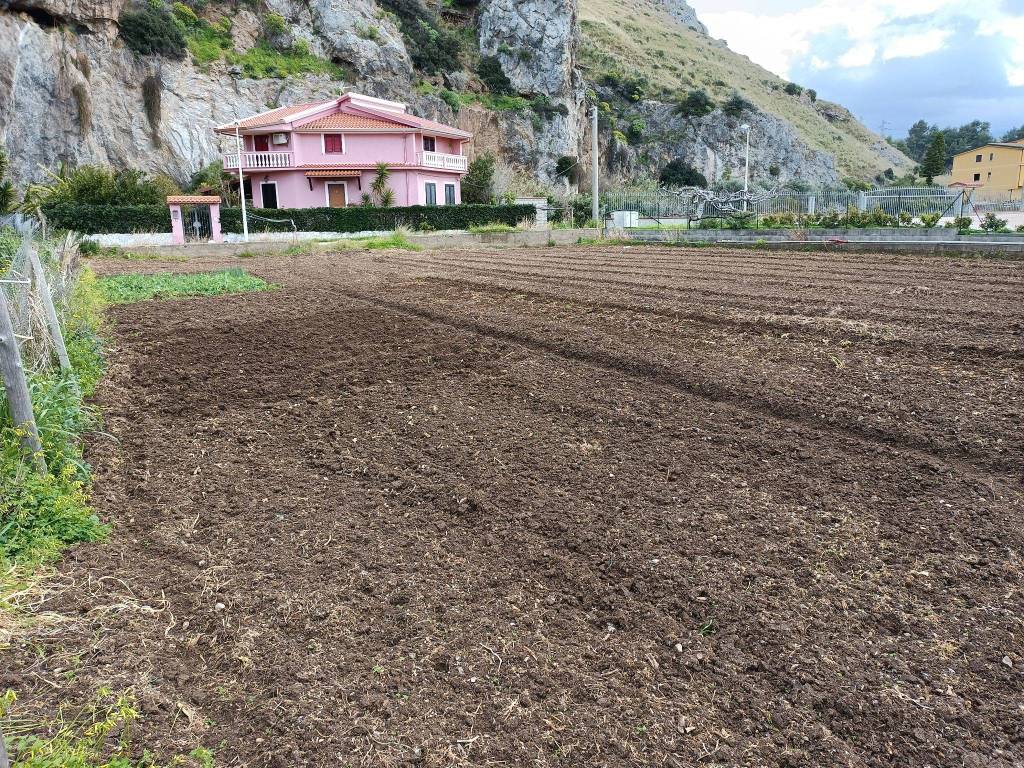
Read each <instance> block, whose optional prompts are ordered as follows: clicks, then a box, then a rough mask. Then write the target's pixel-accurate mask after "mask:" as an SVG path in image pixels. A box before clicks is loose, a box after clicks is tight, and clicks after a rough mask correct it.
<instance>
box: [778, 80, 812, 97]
mask: <svg viewBox="0 0 1024 768" xmlns="http://www.w3.org/2000/svg"><path fill="white" fill-rule="evenodd" d="M782 90H784V91H785V92H786V93H788V94H789V95H790V96H799V95H800V94H801V93H803V92H804V89H803V87H802V86H799V85H797V84H796V83H786V84H785V85H784V86H783V88H782ZM815 96H817V94H815Z"/></svg>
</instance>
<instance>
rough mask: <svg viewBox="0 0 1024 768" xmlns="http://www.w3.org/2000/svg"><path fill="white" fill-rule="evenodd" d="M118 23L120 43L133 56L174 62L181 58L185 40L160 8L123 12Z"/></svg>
mask: <svg viewBox="0 0 1024 768" xmlns="http://www.w3.org/2000/svg"><path fill="white" fill-rule="evenodd" d="M119 23H120V26H121V29H120V35H121V39H122V40H124V44H125V45H127V46H128V47H129V48H130V49H131V50H133V51H134V52H135V53H138V54H141V55H143V56H166V57H167V58H169V59H178V60H180V59H183V58H185V50H186V45H185V36H184V35H183V34H182V32H181V28H180V27H179V26H178V24H176V23H175V20H174V18H173V17H172V16H171V14H170V13H168V11H167V9H166V8H164V7H163V6H162V5H147V6H146V7H144V8H142V9H140V10H138V11H124V12H123V13H122V14H121V17H120V19H119Z"/></svg>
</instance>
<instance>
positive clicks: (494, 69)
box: [476, 56, 512, 96]
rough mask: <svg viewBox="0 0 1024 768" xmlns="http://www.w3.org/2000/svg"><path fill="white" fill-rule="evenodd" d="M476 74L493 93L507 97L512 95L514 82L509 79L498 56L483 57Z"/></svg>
mask: <svg viewBox="0 0 1024 768" xmlns="http://www.w3.org/2000/svg"><path fill="white" fill-rule="evenodd" d="M476 73H477V75H478V76H479V78H480V80H481V82H482V83H483V84H484V85H485V86H487V90H489V91H490V92H491V93H494V94H498V95H505V96H507V95H510V94H511V93H512V81H511V80H509V79H508V75H506V74H505V70H504V69H502V67H501V62H500V61H499V60H498V57H497V56H483V57H481V59H480V62H479V63H478V64H477V66H476Z"/></svg>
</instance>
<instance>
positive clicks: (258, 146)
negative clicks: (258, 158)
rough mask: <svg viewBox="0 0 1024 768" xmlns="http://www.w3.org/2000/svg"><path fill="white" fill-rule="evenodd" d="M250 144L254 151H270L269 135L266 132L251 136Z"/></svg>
mask: <svg viewBox="0 0 1024 768" xmlns="http://www.w3.org/2000/svg"><path fill="white" fill-rule="evenodd" d="M252 146H253V149H254V150H255V151H256V152H269V151H270V137H269V136H267V135H266V134H263V135H261V136H253V137H252Z"/></svg>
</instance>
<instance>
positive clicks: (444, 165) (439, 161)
mask: <svg viewBox="0 0 1024 768" xmlns="http://www.w3.org/2000/svg"><path fill="white" fill-rule="evenodd" d="M419 164H420V165H422V166H425V167H427V168H440V169H441V170H443V171H460V172H462V173H465V172H466V171H467V170H469V158H467V157H465V156H464V155H447V154H445V153H444V152H420V154H419Z"/></svg>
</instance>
